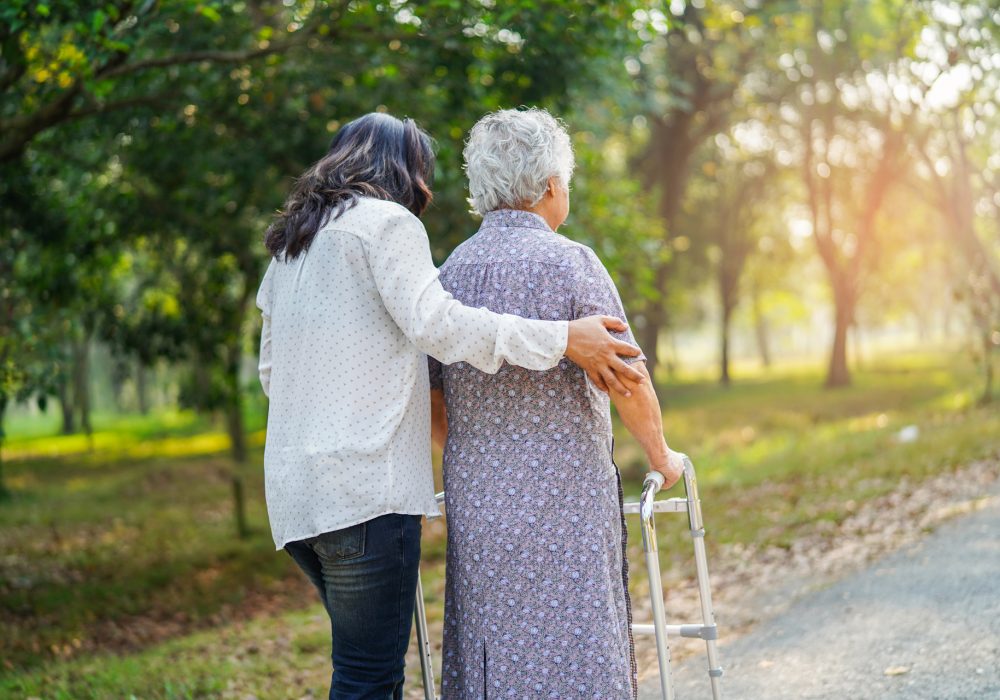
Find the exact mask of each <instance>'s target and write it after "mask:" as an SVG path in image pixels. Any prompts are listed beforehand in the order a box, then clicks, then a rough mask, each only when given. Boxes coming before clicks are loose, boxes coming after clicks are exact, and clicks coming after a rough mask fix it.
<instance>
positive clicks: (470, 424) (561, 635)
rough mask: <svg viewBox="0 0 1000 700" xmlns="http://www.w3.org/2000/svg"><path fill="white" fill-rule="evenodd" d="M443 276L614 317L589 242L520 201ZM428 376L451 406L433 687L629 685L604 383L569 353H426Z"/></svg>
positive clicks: (453, 696)
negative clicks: (554, 357) (511, 360)
mask: <svg viewBox="0 0 1000 700" xmlns="http://www.w3.org/2000/svg"><path fill="white" fill-rule="evenodd" d="M441 281H442V283H443V284H444V287H445V289H447V290H448V291H450V292H451V293H452V294H454V295H455V297H456V298H457V299H459V300H460V301H462V302H463V303H464V304H467V305H470V306H485V307H486V308H488V309H491V310H493V311H496V312H502V313H512V314H517V315H519V316H525V317H528V318H537V319H550V320H558V319H576V318H582V317H584V316H589V315H592V314H607V315H611V316H618V317H620V318H623V319H624V317H625V316H624V311H623V310H622V305H621V300H620V299H619V296H618V292H617V290H616V289H615V286H614V283H613V282H612V281H611V278H610V277H609V276H608V273H607V271H606V270H605V269H604V266H603V265H602V264H601V262H600V260H599V259H598V258H597V256H596V255H595V254H594V252H593V251H592V250H590V249H589V248H587V247H586V246H584V245H580V244H579V243H575V242H573V241H571V240H569V239H567V238H566V237H564V236H562V235H559V234H557V233H554V232H553V231H552V229H550V228H549V227H548V225H547V224H546V223H545V221H544V220H543V219H542V218H541V217H539V216H537V215H535V214H532V213H529V212H523V211H512V210H499V211H494V212H490V213H489V214H487V215H486V217H485V218H484V220H483V223H482V227H481V228H480V229H479V232H478V233H476V234H475V235H474V236H472V237H471V238H470V239H468V240H467V241H465V242H464V243H463V244H462V245H460V246H459V247H458V248H457V249H456V250H455V252H454V253H453V254H452V255H451V257H450V258H448V261H447V262H446V263H445V264H444V266H443V267H442V268H441ZM622 337H623V338H624V339H626V340H628V341H629V342H634V341H633V340H632V337H631V335H629V334H625V335H623V336H622ZM640 359H641V358H640ZM431 384H432V387H434V388H442V387H443V389H444V393H445V402H446V406H447V410H448V443H447V446H446V448H445V452H444V483H445V495H446V515H447V518H448V563H447V583H446V590H445V619H444V662H443V663H444V667H443V674H442V691H443V697H444V699H445V700H460V699H462V700H465V699H468V700H473V699H476V700H486V698H531V699H532V700H534V699H537V698H613V699H615V700H622V699H626V698H634V697H635V658H634V653H633V645H632V635H631V627H630V623H631V612H630V606H629V599H628V563H627V560H626V558H625V528H624V518H623V515H622V507H621V498H622V494H621V479H620V476H619V474H618V469H617V467H616V466H615V465H614V463H613V462H612V457H611V448H612V434H611V414H610V405H609V400H608V397H607V395H605V394H603V393H602V392H600V391H598V390H597V389H596V388H595V387H594V386H593V385H592V384H591V383H590V382H589V381H588V380H587V378H586V375H585V374H584V372H583V370H581V369H580V368H579V367H577V366H576V365H575V364H573V363H571V362H569V361H568V360H565V359H563V360H562V361H560V363H559V365H558V366H557V367H556V368H553V369H551V370H548V371H546V372H533V371H530V370H525V369H521V368H519V367H512V366H509V365H505V366H504V367H503V368H502V369H501V370H500V372H498V373H497V374H496V375H489V374H484V373H483V372H480V371H478V370H476V369H474V368H472V367H470V366H469V365H467V364H464V363H457V364H454V365H449V366H445V367H442V366H441V365H440V364H439V363H437V362H436V361H434V360H431Z"/></svg>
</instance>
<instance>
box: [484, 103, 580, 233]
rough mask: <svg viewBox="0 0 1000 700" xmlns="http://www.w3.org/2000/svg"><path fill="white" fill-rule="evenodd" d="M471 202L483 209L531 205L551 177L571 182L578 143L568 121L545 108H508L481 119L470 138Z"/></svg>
mask: <svg viewBox="0 0 1000 700" xmlns="http://www.w3.org/2000/svg"><path fill="white" fill-rule="evenodd" d="M464 156H465V173H466V175H468V178H469V194H470V197H469V202H470V203H471V204H472V207H473V209H475V210H476V211H477V212H478V213H479V214H486V213H487V212H490V211H493V210H495V209H520V208H529V207H532V206H534V205H535V204H537V203H538V201H539V200H540V199H541V197H542V195H543V194H544V193H545V189H546V187H547V185H548V179H549V178H550V177H558V178H559V179H560V180H561V181H562V183H563V184H564V185H565V186H566V187H569V181H570V178H571V177H572V175H573V166H574V159H573V146H572V144H571V142H570V138H569V134H568V133H566V129H565V128H564V127H563V125H562V124H561V123H560V122H559V121H558V120H557V119H556V118H555V117H553V116H552V115H551V114H549V113H548V112H547V111H546V110H544V109H535V108H532V109H526V110H516V109H502V110H499V111H497V112H491V113H490V114H487V115H486V116H485V117H483V118H482V119H480V120H479V121H478V122H476V125H475V126H474V127H472V131H471V132H469V139H468V141H466V144H465V151H464Z"/></svg>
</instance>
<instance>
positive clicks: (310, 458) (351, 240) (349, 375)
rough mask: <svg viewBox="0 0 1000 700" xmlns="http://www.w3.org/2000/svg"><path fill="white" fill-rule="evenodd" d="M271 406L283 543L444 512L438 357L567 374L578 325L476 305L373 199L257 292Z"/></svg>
mask: <svg viewBox="0 0 1000 700" xmlns="http://www.w3.org/2000/svg"><path fill="white" fill-rule="evenodd" d="M257 306H258V307H259V308H260V310H261V313H262V314H263V331H262V334H261V342H260V381H261V385H262V386H263V388H264V393H265V394H267V395H268V396H269V398H270V405H269V408H268V416H267V441H266V444H265V448H264V477H265V478H264V481H265V494H266V498H267V512H268V517H269V519H270V521H271V532H272V534H273V536H274V544H275V546H276V547H277V548H278V549H281V548H282V547H284V545H285V544H286V543H287V542H292V541H295V540H301V539H305V538H307V537H312V536H314V535H318V534H321V533H323V532H328V531H331V530H339V529H341V528H345V527H349V526H351V525H355V524H357V523H361V522H364V521H366V520H370V519H372V518H376V517H378V516H380V515H385V514H387V513H403V514H414V515H428V516H434V515H438V514H439V511H438V508H437V504H436V503H435V500H434V480H433V474H432V469H431V450H430V399H429V384H428V379H427V358H426V355H425V353H426V354H427V355H432V356H433V357H435V358H436V359H438V360H440V361H441V362H442V363H444V364H452V363H455V362H459V361H464V362H468V363H469V364H471V365H473V366H474V367H476V368H478V369H480V370H483V371H484V372H490V373H495V372H496V371H497V370H499V369H500V366H501V365H502V364H503V362H504V361H506V362H509V363H510V364H514V365H519V366H521V367H526V368H528V369H533V370H546V369H550V368H552V367H554V366H555V365H556V364H557V363H558V362H559V359H560V358H561V357H562V355H563V354H564V353H565V351H566V338H567V332H568V328H567V322H565V321H533V320H527V319H523V318H519V317H517V316H511V315H508V314H504V315H498V314H494V313H492V312H489V311H487V310H486V309H473V308H470V307H466V306H463V305H462V304H460V303H459V302H458V301H456V300H455V299H454V298H452V296H451V294H448V293H447V292H445V291H444V289H443V288H442V287H441V283H440V282H439V281H438V271H437V269H436V268H435V267H434V263H433V260H432V259H431V253H430V246H429V242H428V239H427V233H426V231H425V230H424V227H423V224H421V223H420V220H419V219H418V218H417V217H415V216H414V215H413V214H411V213H410V212H409V211H408V210H406V209H405V208H404V207H401V206H400V205H398V204H395V203H392V202H384V201H381V200H377V199H370V198H360V199H359V200H358V203H357V204H356V205H355V206H354V207H353V208H351V209H349V210H348V211H346V212H345V213H344V214H342V215H341V216H340V217H339V218H337V219H336V220H334V221H330V222H329V223H327V225H326V226H324V227H323V228H322V229H321V230H320V231H319V233H317V234H316V237H315V239H314V240H313V242H312V245H311V246H310V248H309V250H308V251H307V252H306V253H303V254H301V255H299V256H298V257H297V258H295V259H294V260H291V261H288V262H284V261H283V260H279V259H274V260H271V264H270V265H269V266H268V268H267V272H266V274H265V275H264V280H263V281H262V282H261V285H260V290H259V291H258V293H257Z"/></svg>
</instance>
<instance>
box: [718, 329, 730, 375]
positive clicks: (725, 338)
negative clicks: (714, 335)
mask: <svg viewBox="0 0 1000 700" xmlns="http://www.w3.org/2000/svg"><path fill="white" fill-rule="evenodd" d="M730 316H731V314H730V313H729V312H728V311H723V313H722V337H721V338H720V344H721V348H720V353H719V383H720V384H722V386H725V387H728V386H729V384H730V377H729V318H730Z"/></svg>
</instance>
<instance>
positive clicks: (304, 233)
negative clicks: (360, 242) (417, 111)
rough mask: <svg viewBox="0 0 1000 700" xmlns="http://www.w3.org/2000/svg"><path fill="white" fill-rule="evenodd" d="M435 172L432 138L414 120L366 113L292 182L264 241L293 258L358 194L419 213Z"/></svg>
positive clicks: (274, 251) (427, 201) (427, 198)
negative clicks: (394, 203) (288, 192)
mask: <svg viewBox="0 0 1000 700" xmlns="http://www.w3.org/2000/svg"><path fill="white" fill-rule="evenodd" d="M433 172H434V150H433V147H432V142H431V138H430V136H429V135H428V134H427V132H425V131H424V130H423V129H421V128H420V127H419V126H417V124H416V122H414V121H413V120H412V119H404V120H399V119H397V118H396V117H393V116H390V115H388V114H381V113H378V112H372V113H371V114H366V115H364V116H363V117H359V118H357V119H355V120H354V121H352V122H349V123H347V124H345V125H344V126H343V127H342V128H341V129H340V130H339V131H338V132H337V134H336V135H335V136H334V137H333V141H331V142H330V149H329V150H328V151H327V153H326V155H325V156H323V157H322V158H321V159H320V160H319V161H318V162H317V163H316V164H315V165H313V166H312V167H310V168H309V169H308V170H307V171H306V172H305V173H304V174H303V175H302V176H301V177H300V178H299V179H298V180H297V181H296V183H295V186H294V187H293V188H292V191H291V193H290V194H289V195H288V199H287V200H285V206H284V208H283V209H282V210H281V211H280V212H278V214H277V216H275V219H274V222H273V223H272V224H271V225H270V226H269V227H268V229H267V234H266V235H265V238H264V243H265V245H266V246H267V249H268V251H270V253H271V255H273V256H277V255H278V254H280V253H281V252H282V251H284V253H285V256H284V259H285V260H293V259H295V258H296V257H298V255H299V254H300V253H303V252H305V251H307V250H309V245H310V244H311V243H312V241H313V239H314V238H315V237H316V233H317V232H318V231H319V230H320V229H321V228H323V226H324V225H326V223H327V222H328V221H330V220H331V219H336V218H337V217H338V216H340V215H341V214H343V213H344V212H345V211H347V210H348V209H350V208H351V207H352V206H354V204H355V203H356V202H357V198H358V197H374V198H376V199H384V200H387V201H390V202H396V203H397V204H401V205H402V206H404V207H406V208H407V209H409V210H410V211H411V212H413V214H414V215H416V216H420V215H421V214H422V213H423V212H424V209H426V208H427V205H428V204H430V202H431V199H432V197H433V195H432V193H431V189H430V184H429V183H430V180H431V175H432V173H433Z"/></svg>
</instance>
